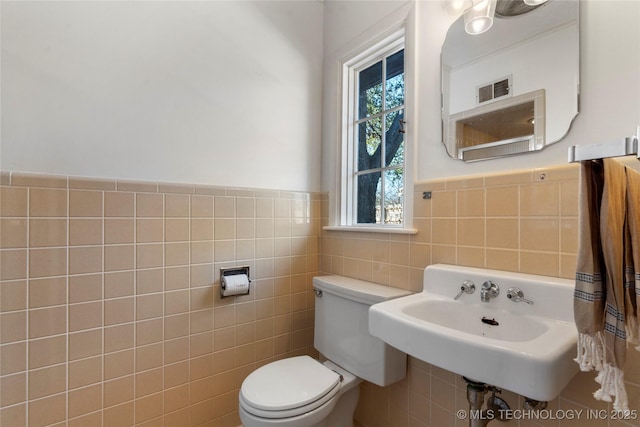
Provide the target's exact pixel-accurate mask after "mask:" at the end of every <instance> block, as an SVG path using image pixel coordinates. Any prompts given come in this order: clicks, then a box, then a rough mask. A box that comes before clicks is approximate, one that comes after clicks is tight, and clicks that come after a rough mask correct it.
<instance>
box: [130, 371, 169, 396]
mask: <svg viewBox="0 0 640 427" xmlns="http://www.w3.org/2000/svg"><path fill="white" fill-rule="evenodd" d="M162 377H163V369H162V368H156V369H151V370H148V371H144V372H139V373H137V374H136V398H138V397H142V396H147V395H149V394H152V393H158V392H161V391H162V379H163V378H162Z"/></svg>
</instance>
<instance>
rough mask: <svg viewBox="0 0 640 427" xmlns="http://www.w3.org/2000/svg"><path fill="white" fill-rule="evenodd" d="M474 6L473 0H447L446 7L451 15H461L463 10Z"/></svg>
mask: <svg viewBox="0 0 640 427" xmlns="http://www.w3.org/2000/svg"><path fill="white" fill-rule="evenodd" d="M471 6H473V2H472V1H471V0H447V2H446V3H445V9H446V11H447V13H448V14H450V15H451V16H456V17H457V16H460V15H462V12H464V11H465V10H467V9H469V8H470V7H471Z"/></svg>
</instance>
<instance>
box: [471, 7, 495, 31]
mask: <svg viewBox="0 0 640 427" xmlns="http://www.w3.org/2000/svg"><path fill="white" fill-rule="evenodd" d="M495 12H496V0H482V1H480V2H478V3H476V4H475V5H474V6H473V7H471V8H469V9H467V11H466V12H465V13H464V30H465V31H466V32H467V33H468V34H471V35H476V34H482V33H484V32H485V31H487V30H488V29H489V28H491V26H492V25H493V16H494V14H495Z"/></svg>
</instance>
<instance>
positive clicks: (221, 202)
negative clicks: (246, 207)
mask: <svg viewBox="0 0 640 427" xmlns="http://www.w3.org/2000/svg"><path fill="white" fill-rule="evenodd" d="M213 207H214V210H213V212H214V217H215V218H234V217H235V213H236V206H235V198H234V197H221V196H216V197H215V199H214V201H213Z"/></svg>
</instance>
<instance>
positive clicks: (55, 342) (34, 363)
mask: <svg viewBox="0 0 640 427" xmlns="http://www.w3.org/2000/svg"><path fill="white" fill-rule="evenodd" d="M66 360H67V337H66V336H65V335H58V336H56V337H51V338H44V339H38V340H31V341H29V369H38V368H43V367H45V366H50V365H56V364H59V363H64V362H66ZM2 363H5V361H4V360H3V361H2Z"/></svg>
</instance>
